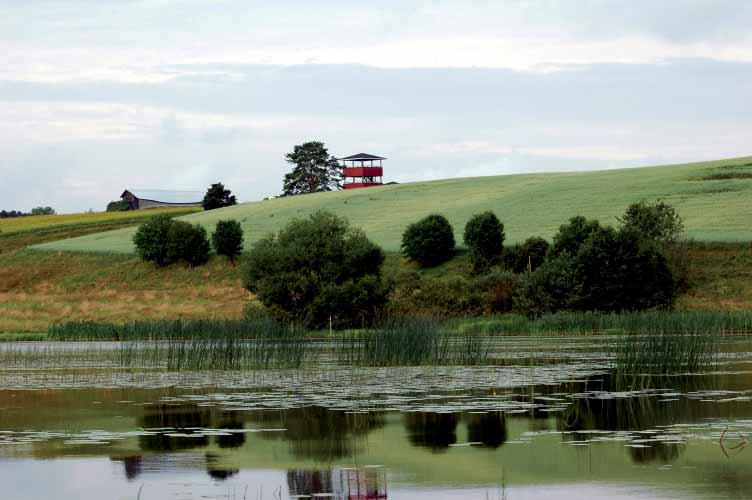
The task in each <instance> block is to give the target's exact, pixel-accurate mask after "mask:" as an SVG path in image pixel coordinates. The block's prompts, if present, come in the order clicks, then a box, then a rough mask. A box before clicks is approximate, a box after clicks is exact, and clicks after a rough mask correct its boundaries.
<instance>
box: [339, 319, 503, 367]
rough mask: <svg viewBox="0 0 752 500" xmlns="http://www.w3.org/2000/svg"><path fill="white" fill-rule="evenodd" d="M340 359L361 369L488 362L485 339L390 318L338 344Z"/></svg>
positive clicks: (433, 323) (433, 324) (421, 321)
mask: <svg viewBox="0 0 752 500" xmlns="http://www.w3.org/2000/svg"><path fill="white" fill-rule="evenodd" d="M337 353H338V355H339V359H340V360H341V361H343V362H345V363H347V364H351V365H360V366H398V365H429V364H430V365H477V364H482V363H484V362H486V361H487V360H488V357H489V345H488V342H487V340H486V339H485V338H483V337H480V336H477V335H470V336H464V337H456V336H451V335H449V332H447V330H446V329H445V328H444V326H443V325H442V324H441V323H440V322H438V321H436V320H432V319H426V318H392V319H389V320H387V321H385V322H384V323H383V324H382V325H380V326H379V327H377V328H374V329H371V330H367V331H365V332H360V333H359V334H352V335H350V336H349V337H346V338H345V339H343V340H342V341H340V342H338V343H337Z"/></svg>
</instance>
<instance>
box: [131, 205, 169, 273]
mask: <svg viewBox="0 0 752 500" xmlns="http://www.w3.org/2000/svg"><path fill="white" fill-rule="evenodd" d="M172 222H173V221H172V219H171V218H170V216H169V215H166V214H161V215H156V216H154V217H152V218H150V219H149V220H148V221H146V222H145V223H143V224H141V225H140V226H139V227H138V230H137V231H136V234H135V235H134V236H133V243H134V244H135V245H136V253H138V255H139V257H141V258H142V259H143V260H145V261H147V262H154V263H155V264H156V265H157V266H160V267H162V266H166V265H167V264H169V263H170V260H169V258H168V255H167V241H168V233H169V231H170V227H171V226H172Z"/></svg>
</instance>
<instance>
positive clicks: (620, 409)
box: [558, 375, 717, 463]
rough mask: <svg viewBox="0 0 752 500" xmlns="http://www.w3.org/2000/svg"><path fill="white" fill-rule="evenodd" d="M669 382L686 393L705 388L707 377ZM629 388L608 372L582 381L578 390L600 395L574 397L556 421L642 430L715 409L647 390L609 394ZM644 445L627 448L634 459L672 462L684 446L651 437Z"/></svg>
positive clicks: (566, 425)
mask: <svg viewBox="0 0 752 500" xmlns="http://www.w3.org/2000/svg"><path fill="white" fill-rule="evenodd" d="M670 383H671V386H673V387H672V389H674V390H676V391H677V392H681V393H687V392H691V391H697V390H700V389H703V388H705V384H706V383H707V379H704V378H699V377H676V378H673V379H671V380H670ZM667 385H668V384H667ZM628 389H629V388H628V387H624V386H623V385H622V383H621V382H616V381H615V379H614V378H613V377H610V376H608V375H604V376H601V377H597V378H593V379H591V380H589V381H587V382H585V383H584V384H583V387H581V388H580V389H579V392H585V391H603V395H602V396H601V397H597V398H596V397H581V398H577V399H575V401H574V403H573V404H571V405H570V406H569V408H568V409H567V411H566V412H565V413H564V414H563V415H561V417H560V419H559V421H558V428H559V430H562V431H587V430H603V431H644V430H648V429H653V428H655V427H656V426H667V425H672V424H674V423H676V422H680V421H697V420H700V419H702V418H706V417H710V416H713V415H714V413H715V412H716V411H717V408H713V405H708V404H707V403H703V402H701V401H699V400H695V399H688V398H685V397H682V398H679V399H678V400H676V401H662V400H661V399H662V398H661V397H659V396H658V395H656V394H650V393H645V394H639V393H638V394H634V395H623V394H621V395H620V394H614V395H613V396H612V395H610V393H618V392H620V391H625V390H628ZM581 437H582V436H579V437H578V436H577V435H571V434H570V435H566V434H565V439H581ZM648 437H649V436H648ZM646 445H648V446H649V447H645V448H630V455H631V457H632V459H633V461H634V462H635V463H650V462H663V463H669V462H673V461H675V460H676V459H677V458H678V457H679V455H680V454H681V453H682V451H683V450H684V445H682V444H677V443H663V442H660V441H658V442H652V441H651V442H648V443H646Z"/></svg>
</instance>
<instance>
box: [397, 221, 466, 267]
mask: <svg viewBox="0 0 752 500" xmlns="http://www.w3.org/2000/svg"><path fill="white" fill-rule="evenodd" d="M402 251H403V253H404V254H405V255H406V256H407V257H408V258H409V259H411V260H413V261H415V262H417V263H418V264H419V265H420V266H421V267H433V266H436V265H439V264H441V263H442V262H445V261H447V260H449V259H450V258H451V257H452V255H453V254H454V231H453V230H452V226H451V225H450V224H449V221H448V220H447V219H446V217H444V216H443V215H439V214H433V215H429V216H427V217H425V218H423V219H421V220H419V221H418V222H415V223H413V224H410V225H409V226H408V227H407V229H406V230H405V232H404V233H403V235H402Z"/></svg>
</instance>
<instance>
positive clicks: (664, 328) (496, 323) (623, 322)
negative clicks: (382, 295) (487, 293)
mask: <svg viewBox="0 0 752 500" xmlns="http://www.w3.org/2000/svg"><path fill="white" fill-rule="evenodd" d="M448 326H449V327H450V328H451V329H453V330H454V331H456V332H457V333H461V334H488V335H600V334H644V335H685V334H705V333H712V334H716V335H743V334H752V311H738V312H724V311H645V312H632V313H621V314H602V313H596V312H580V313H575V312H567V313H556V314H549V315H544V316H541V317H539V318H528V317H526V316H521V315H516V314H507V315H504V316H497V317H494V318H488V319H483V318H480V319H465V320H456V321H453V322H451V323H449V325H448Z"/></svg>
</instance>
